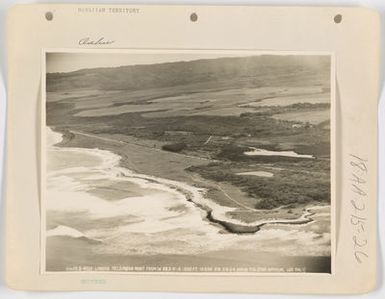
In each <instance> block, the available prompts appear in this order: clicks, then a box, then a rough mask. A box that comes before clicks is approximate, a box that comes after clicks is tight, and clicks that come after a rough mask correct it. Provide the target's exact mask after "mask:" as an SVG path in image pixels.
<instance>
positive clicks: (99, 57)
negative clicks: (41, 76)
mask: <svg viewBox="0 0 385 299" xmlns="http://www.w3.org/2000/svg"><path fill="white" fill-rule="evenodd" d="M252 55H255V54H252V53H250V52H249V53H248V52H244V53H239V52H238V53H234V54H227V53H222V54H218V53H207V52H206V53H191V52H186V53H144V54H143V53H47V60H46V70H47V72H48V73H55V72H72V71H76V70H80V69H85V68H97V67H117V66H123V65H135V64H154V63H163V62H175V61H181V60H183V61H190V60H198V59H210V58H219V57H240V56H252Z"/></svg>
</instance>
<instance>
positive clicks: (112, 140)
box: [70, 130, 218, 162]
mask: <svg viewBox="0 0 385 299" xmlns="http://www.w3.org/2000/svg"><path fill="white" fill-rule="evenodd" d="M70 132H72V133H75V134H78V135H83V136H86V137H91V138H97V139H100V140H104V141H108V142H114V143H119V144H134V145H137V146H141V147H144V148H148V149H150V150H153V151H157V152H161V153H170V154H173V155H177V156H182V157H187V158H191V159H198V160H203V161H208V162H218V160H215V159H209V158H203V157H197V156H190V155H186V154H181V153H175V152H170V151H164V150H161V149H158V148H153V147H150V146H147V145H143V144H140V143H136V142H126V141H122V140H116V139H112V138H108V137H102V136H98V135H96V134H89V133H83V132H80V131H75V130H71V131H70Z"/></svg>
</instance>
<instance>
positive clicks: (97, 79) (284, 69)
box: [46, 54, 330, 91]
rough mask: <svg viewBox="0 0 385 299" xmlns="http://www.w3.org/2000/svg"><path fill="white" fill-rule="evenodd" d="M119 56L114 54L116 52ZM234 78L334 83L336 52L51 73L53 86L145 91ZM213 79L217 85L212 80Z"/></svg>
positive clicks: (254, 82)
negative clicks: (333, 54)
mask: <svg viewBox="0 0 385 299" xmlns="http://www.w3.org/2000/svg"><path fill="white" fill-rule="evenodd" d="M111 55H113V54H111ZM234 80H235V81H236V82H237V85H238V88H242V87H259V86H260V87H263V86H311V85H315V84H316V85H319V86H323V87H329V86H330V57H329V56H326V55H325V56H313V55H258V56H247V57H231V58H216V59H201V60H194V61H180V62H168V63H159V64H146V65H130V66H120V67H112V68H94V69H83V70H78V71H74V72H68V73H48V74H47V84H46V85H47V91H66V90H74V89H94V90H140V89H150V88H162V87H173V86H180V85H191V84H200V83H204V84H205V85H206V86H208V87H210V85H211V86H212V87H215V86H217V85H218V82H222V83H225V82H226V81H231V82H232V85H233V84H234ZM211 83H212V84H211Z"/></svg>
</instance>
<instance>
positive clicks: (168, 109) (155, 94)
mask: <svg viewBox="0 0 385 299" xmlns="http://www.w3.org/2000/svg"><path fill="white" fill-rule="evenodd" d="M43 59H44V60H45V68H43V84H42V87H43V90H42V94H45V95H46V97H45V100H43V101H42V104H43V107H42V111H44V112H45V113H43V114H42V116H43V117H42V119H43V128H42V132H44V131H46V136H45V138H42V161H43V162H42V170H43V171H42V183H43V184H42V188H41V190H42V193H43V195H42V197H41V198H42V210H41V214H42V228H41V229H42V233H41V235H42V257H41V261H42V271H43V273H44V272H46V273H52V272H53V273H55V272H82V273H85V272H86V273H87V272H106V273H108V272H115V273H133V272H134V273H162V274H164V273H169V274H170V273H191V274H192V273H196V274H199V275H202V274H216V275H235V274H245V275H246V274H247V275H256V274H263V275H274V274H276V275H277V274H278V275H284V274H285V275H295V274H297V275H300V274H302V275H305V274H331V273H332V261H334V259H333V256H334V249H333V248H332V247H333V246H334V244H335V235H334V232H335V229H334V225H335V223H334V221H333V219H334V218H335V211H334V208H333V207H334V206H335V205H334V198H333V196H332V195H333V194H334V189H332V182H333V179H334V177H332V176H331V169H332V167H331V164H332V162H334V157H333V152H332V151H331V147H332V143H331V140H333V136H334V134H332V132H333V130H334V121H333V122H331V119H334V116H332V117H331V115H332V114H331V112H332V111H334V102H335V98H334V92H335V88H334V87H335V72H334V71H335V65H334V59H333V55H332V54H330V53H319V52H297V51H295V52H294V51H292V52H282V51H250V50H249V51H225V50H221V51H218V50H214V51H213V50H140V49H137V50H118V51H116V50H115V51H108V50H83V51H79V50H72V51H71V50H66V49H57V50H52V52H51V51H47V52H46V53H45V55H44V58H43ZM105 65H109V66H110V67H109V68H108V69H105V68H103V66H105ZM116 65H117V66H116ZM122 65H123V66H122ZM85 66H88V68H85ZM91 66H93V68H92V67H91ZM218 67H219V70H218ZM148 70H150V73H154V75H153V77H152V78H151V77H150V76H149V72H148ZM130 72H133V73H134V74H135V75H134V77H135V79H133V78H132V77H129V76H130ZM226 72H229V73H230V72H232V74H231V76H230V75H226ZM207 73H209V74H210V77H211V79H208V78H207V77H208V75H207ZM108 74H110V75H112V76H113V77H109V75H108ZM159 74H160V75H161V76H162V78H161V79H160V77H159ZM183 74H186V75H185V77H183ZM288 74H290V75H289V76H290V77H289V78H288ZM90 76H96V77H97V78H96V79H95V80H94V79H91V80H90V81H89V82H85V81H83V80H87V78H89V77H90ZM104 76H106V79H103V77H104ZM79 77H80V78H79ZM116 78H122V80H123V82H122V83H123V85H121V84H122V83H121V82H119V81H117V80H116ZM73 79H75V81H73ZM178 79H179V81H176V80H178ZM78 80H79V81H78ZM133 80H136V81H134V82H132V81H133ZM159 81H161V82H159ZM207 81H208V82H207ZM79 82H83V84H82V86H79ZM130 84H131V86H127V85H130ZM99 86H104V87H99ZM99 88H103V89H102V90H100V89H99ZM118 88H124V89H123V90H122V89H118ZM271 116H272V117H271ZM129 119H133V120H134V121H132V122H130V121H129ZM172 122H174V124H171V123H172ZM154 123H156V125H154ZM91 124H92V125H91ZM43 136H44V135H43ZM284 138H286V140H284ZM298 140H302V141H298ZM304 142H305V143H306V142H308V144H305V145H304ZM333 146H334V144H333ZM268 149H270V150H268ZM272 149H274V150H272ZM297 149H298V150H297ZM297 151H300V152H301V153H298V152H297ZM277 188H280V189H281V190H277ZM283 189H285V191H282V190H283ZM258 193H262V195H260V194H258ZM304 245H306V246H304ZM63 252H67V253H66V254H65V255H63V254H62V253H63Z"/></svg>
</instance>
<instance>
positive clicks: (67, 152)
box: [44, 128, 331, 261]
mask: <svg viewBox="0 0 385 299" xmlns="http://www.w3.org/2000/svg"><path fill="white" fill-rule="evenodd" d="M61 139H62V137H61V134H59V133H56V132H54V131H52V130H51V129H50V128H47V178H46V185H47V187H46V198H45V199H44V200H45V207H46V227H47V229H46V239H47V247H46V252H47V256H50V257H51V259H52V257H54V260H56V261H57V260H60V259H61V256H60V255H59V253H57V255H56V256H55V254H56V253H55V249H53V248H51V247H50V245H49V244H50V242H48V241H49V240H50V239H53V238H55V240H58V239H60V240H61V241H62V242H63V244H66V242H67V245H66V246H67V247H69V250H68V251H67V252H66V258H68V257H69V258H70V257H71V254H73V255H74V259H79V256H75V255H78V252H79V250H78V249H76V250H75V248H74V250H71V246H72V245H71V244H73V241H74V240H82V242H83V241H84V240H86V241H87V242H86V243H81V244H87V247H88V248H87V250H89V251H91V252H92V253H93V254H95V255H96V256H98V257H100V258H103V256H108V257H111V256H138V257H139V256H140V257H146V256H148V257H151V256H157V255H171V256H175V258H176V259H177V258H178V256H179V255H183V256H192V257H194V256H200V255H204V254H210V253H213V252H219V251H220V252H221V254H222V255H223V254H224V255H226V252H228V253H229V258H231V255H232V253H233V252H234V251H237V250H242V251H249V252H251V253H253V254H256V255H257V256H258V253H261V254H262V253H263V254H264V255H266V254H269V253H271V254H274V255H279V256H306V257H320V256H321V257H322V256H323V257H328V256H330V252H331V251H330V250H331V249H330V240H331V235H330V207H327V206H326V207H325V206H324V207H314V208H312V209H313V211H315V212H316V215H315V216H314V217H313V219H314V221H312V222H310V223H307V224H301V225H298V224H296V225H294V224H268V225H265V226H263V227H262V228H261V230H260V231H258V232H256V233H254V234H233V233H228V232H226V231H225V230H224V229H223V227H221V226H220V225H218V224H215V223H211V222H210V221H208V220H207V219H206V211H204V210H203V209H201V208H200V207H198V206H197V205H196V204H194V202H195V203H199V205H202V206H205V207H207V208H208V209H210V210H212V215H213V216H214V217H215V218H216V219H220V220H225V221H228V222H233V223H242V222H241V221H240V220H234V219H231V218H229V216H227V212H230V211H232V210H234V209H233V208H230V207H223V206H220V205H217V204H215V203H214V202H212V201H211V200H210V199H209V198H207V197H206V194H205V193H206V190H204V189H200V188H196V187H194V186H189V185H187V184H186V183H183V182H177V181H171V180H167V179H163V178H158V177H153V176H148V175H143V174H138V173H134V172H132V171H130V170H129V169H126V168H122V167H120V166H119V160H120V157H119V156H118V155H116V154H114V153H111V152H109V151H105V150H100V149H85V148H66V147H58V146H55V144H57V143H58V142H60V141H61ZM242 224H243V225H247V224H245V223H242ZM250 225H255V223H254V224H250ZM70 240H71V241H70ZM76 246H80V245H76ZM67 247H66V248H67Z"/></svg>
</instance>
